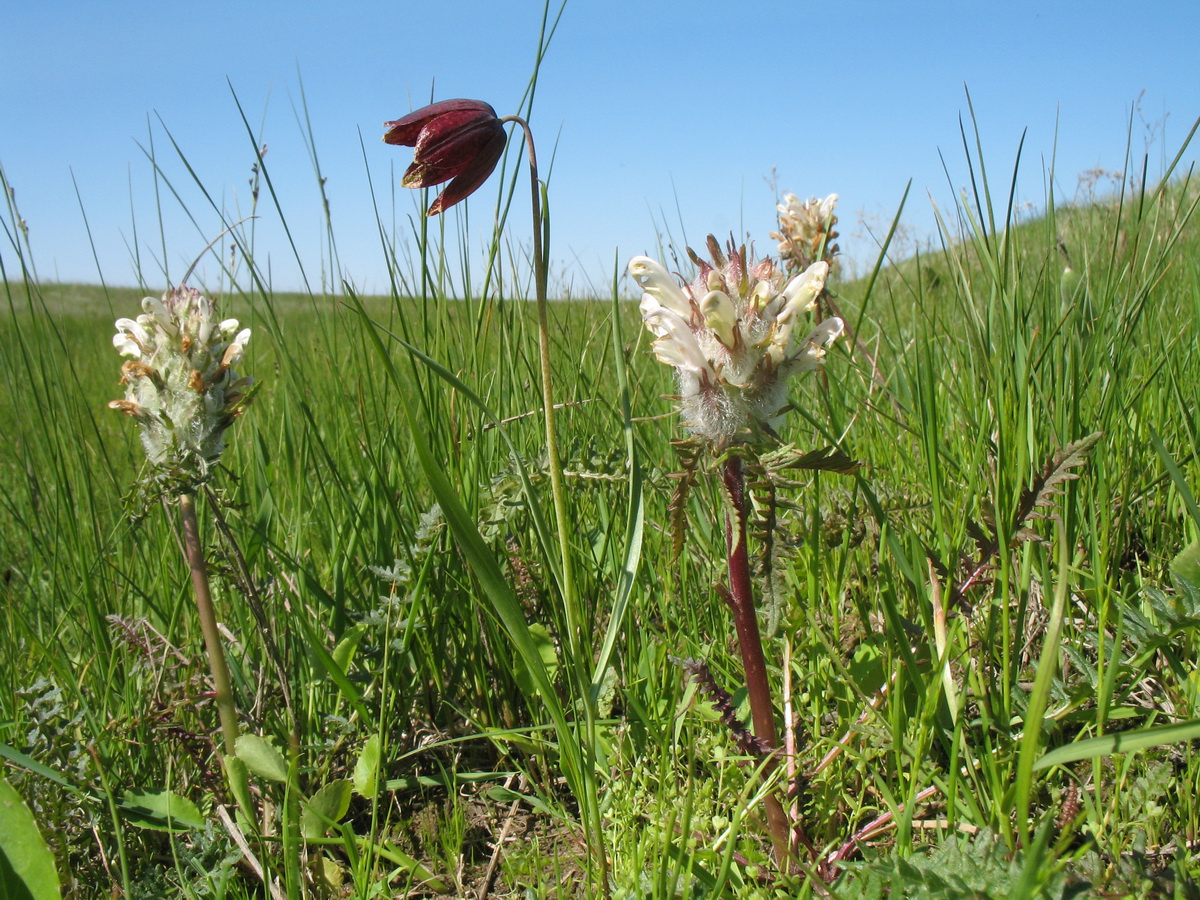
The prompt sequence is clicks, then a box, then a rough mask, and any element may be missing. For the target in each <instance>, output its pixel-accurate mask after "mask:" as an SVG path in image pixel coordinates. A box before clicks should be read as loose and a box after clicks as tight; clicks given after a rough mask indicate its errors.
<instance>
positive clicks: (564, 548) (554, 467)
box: [500, 116, 581, 658]
mask: <svg viewBox="0 0 1200 900" xmlns="http://www.w3.org/2000/svg"><path fill="white" fill-rule="evenodd" d="M500 121H501V122H515V123H516V124H518V125H520V126H521V128H522V129H523V130H524V132H525V146H526V147H527V148H528V151H529V183H530V188H531V190H532V197H531V205H532V208H533V267H534V281H535V284H536V289H537V306H538V350H539V356H540V362H541V368H542V405H543V409H544V412H545V419H546V456H547V458H548V462H547V465H548V466H549V469H550V492H551V494H552V496H553V498H554V517H555V520H556V522H555V524H556V525H557V528H558V547H559V555H560V556H561V558H562V561H561V566H562V592H563V611H564V613H565V616H566V624H567V644H568V646H569V647H570V648H571V650H572V656H573V657H575V658H577V657H578V652H577V651H578V644H579V640H580V637H581V634H580V630H579V625H580V623H579V615H578V610H576V608H575V607H576V597H575V576H574V571H573V568H572V565H571V541H570V531H569V529H568V520H567V501H566V491H565V490H564V488H563V478H562V473H563V467H562V460H561V458H560V456H559V452H558V431H557V429H556V428H555V426H554V390H553V384H552V377H551V371H550V313H549V304H548V303H547V300H546V284H547V281H548V271H547V269H546V260H545V255H544V251H543V248H542V225H543V223H542V198H541V185H540V182H539V181H538V168H537V153H536V151H535V150H534V147H533V131H532V130H530V128H529V123H528V122H526V121H525V120H524V119H523V118H521V117H520V116H505V117H504V118H503V119H501V120H500Z"/></svg>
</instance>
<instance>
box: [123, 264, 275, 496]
mask: <svg viewBox="0 0 1200 900" xmlns="http://www.w3.org/2000/svg"><path fill="white" fill-rule="evenodd" d="M142 310H143V312H142V314H141V315H140V316H138V317H137V318H136V319H118V320H117V321H116V328H117V333H116V334H115V335H113V339H112V342H113V347H115V348H116V350H117V352H118V353H120V354H121V355H122V356H125V357H129V358H128V359H127V360H126V361H125V363H124V364H123V365H122V366H121V384H122V385H124V387H125V399H123V400H113V401H112V402H111V403H109V406H110V407H112V408H113V409H118V410H120V411H122V412H124V413H127V414H128V415H130V416H133V417H134V418H135V419H136V420H137V422H138V424H139V425H140V426H141V437H142V445H143V446H144V447H145V450H146V458H147V459H148V460H149V461H150V464H151V466H152V467H153V468H154V469H155V470H156V473H155V474H156V476H159V477H162V478H166V479H169V480H170V481H171V482H172V483H173V484H174V485H175V486H176V487H177V489H178V490H181V491H188V490H192V489H194V488H195V487H196V486H197V485H199V484H201V483H203V482H204V481H205V480H207V479H208V477H209V475H210V473H211V469H212V467H213V466H215V465H216V464H217V462H218V461H219V460H220V458H221V452H222V451H223V450H224V447H225V440H224V435H225V430H226V429H227V428H228V427H229V425H230V424H231V423H232V422H233V420H234V419H235V418H237V416H239V415H241V413H242V412H243V411H244V410H245V409H246V406H247V405H248V404H249V401H250V394H251V392H252V384H253V382H252V380H251V379H250V378H241V377H239V376H238V375H237V373H236V372H234V370H233V368H232V367H233V366H235V365H237V364H238V363H239V362H240V361H241V359H242V353H243V351H244V349H245V346H246V343H247V342H248V341H249V340H250V329H248V328H242V329H240V330H239V328H238V321H237V319H225V320H224V321H221V322H214V321H213V320H214V319H215V318H216V315H215V314H216V310H215V309H214V307H213V304H212V302H211V301H209V300H208V299H207V298H206V297H204V296H203V295H202V294H201V293H200V292H199V291H196V290H193V289H191V288H188V287H180V288H177V289H176V290H174V291H171V292H170V293H168V294H164V295H163V298H162V299H161V300H156V299H155V298H153V297H146V298H145V299H144V300H142Z"/></svg>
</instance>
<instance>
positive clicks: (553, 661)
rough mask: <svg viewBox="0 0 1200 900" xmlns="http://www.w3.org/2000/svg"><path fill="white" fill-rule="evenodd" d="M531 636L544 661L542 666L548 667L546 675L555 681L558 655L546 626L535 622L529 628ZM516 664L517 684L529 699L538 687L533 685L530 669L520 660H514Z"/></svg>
mask: <svg viewBox="0 0 1200 900" xmlns="http://www.w3.org/2000/svg"><path fill="white" fill-rule="evenodd" d="M529 636H530V637H531V638H532V639H533V645H534V647H536V648H537V653H538V656H540V657H541V659H542V665H544V666H545V667H546V674H547V675H548V676H549V677H550V680H551V681H553V680H554V674H555V672H557V671H558V654H557V652H556V651H555V649H554V640H553V639H552V638H551V637H550V632H549V631H547V630H546V626H545V625H542V624H539V623H537V622H534V623H533V624H532V625H530V626H529ZM514 662H516V671H515V672H514V675H515V676H516V679H517V684H519V685H520V686H521V692H522V693H524V694H525V696H527V697H530V696H533V694H534V693H535V692H536V691H537V686H536V685H535V684H534V683H533V677H532V675H531V674H530V672H529V669H527V668H526V667H525V666H523V665H521V664H520V661H519V660H514Z"/></svg>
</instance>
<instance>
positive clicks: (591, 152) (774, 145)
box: [0, 0, 1200, 292]
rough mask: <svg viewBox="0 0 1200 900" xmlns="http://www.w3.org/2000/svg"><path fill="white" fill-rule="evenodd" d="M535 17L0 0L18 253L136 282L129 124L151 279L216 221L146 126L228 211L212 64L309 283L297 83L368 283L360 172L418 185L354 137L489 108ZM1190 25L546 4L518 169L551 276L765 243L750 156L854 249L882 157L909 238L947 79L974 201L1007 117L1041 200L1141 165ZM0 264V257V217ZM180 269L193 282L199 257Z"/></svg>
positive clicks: (945, 118) (403, 160)
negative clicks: (477, 102)
mask: <svg viewBox="0 0 1200 900" xmlns="http://www.w3.org/2000/svg"><path fill="white" fill-rule="evenodd" d="M540 17H541V3H540V2H532V0H507V2H498V0H427V2H411V0H399V2H391V3H382V2H363V3H347V4H338V5H336V6H335V5H333V4H319V3H309V2H291V3H286V4H285V3H278V2H260V3H228V2H205V3H183V2H179V3H162V2H156V3H146V2H120V3H107V4H99V3H94V2H79V3H65V2H53V0H48V2H38V3H22V4H16V3H13V4H8V5H7V8H6V9H5V13H4V23H5V28H4V35H3V37H2V38H0V41H2V43H3V53H0V123H2V124H0V165H3V168H4V172H5V176H6V178H7V179H8V182H9V184H10V185H12V186H13V188H14V189H15V192H16V193H15V197H16V202H17V205H18V207H19V209H20V212H21V214H22V216H23V217H24V218H25V220H26V221H27V223H28V226H29V238H30V241H31V243H32V247H33V258H34V261H35V263H36V265H37V269H38V274H39V276H40V277H41V278H42V279H43V280H64V281H89V282H96V281H99V280H100V278H101V277H103V279H104V280H105V281H106V282H108V283H109V284H112V285H133V284H135V283H136V276H135V268H134V262H133V260H134V258H135V255H136V256H137V257H139V258H140V259H141V265H142V269H143V271H144V272H145V273H146V275H147V280H148V281H149V282H150V287H155V288H162V287H165V286H166V285H165V279H166V277H167V276H166V275H164V274H163V273H162V271H161V258H162V257H163V250H162V248H163V243H164V241H163V236H162V235H160V234H159V229H158V222H159V213H158V211H157V207H156V196H155V195H156V183H155V179H154V177H153V172H152V169H151V166H150V163H149V161H148V160H147V157H146V154H145V152H144V151H143V149H142V148H146V149H148V148H149V145H150V142H151V141H153V147H154V152H155V155H156V157H157V158H158V160H159V162H160V165H161V167H162V169H163V171H164V174H165V177H166V179H168V180H169V181H170V184H171V185H172V186H173V187H174V189H175V190H177V191H178V192H179V193H180V195H181V196H182V198H183V202H184V204H185V205H186V207H187V208H188V210H190V212H191V214H192V216H194V217H195V220H196V221H195V222H194V223H193V222H192V221H190V220H189V218H188V216H187V215H185V214H184V213H183V212H182V210H181V207H180V203H179V201H177V200H176V199H175V198H174V197H173V196H172V193H171V190H170V189H169V188H168V187H167V185H166V184H165V183H164V182H161V181H160V182H159V183H158V184H157V190H158V201H157V202H158V203H159V204H161V209H162V221H163V223H164V226H165V232H166V234H165V243H166V262H167V266H168V269H169V275H170V276H171V277H172V278H178V277H179V276H180V275H181V274H182V273H183V270H184V269H185V268H186V266H187V264H188V263H189V262H190V261H191V259H192V258H194V257H195V256H196V255H198V254H199V253H200V252H201V250H202V249H203V247H204V245H205V244H206V243H207V241H208V240H209V239H210V238H212V237H214V236H215V235H216V234H217V233H218V232H219V231H220V228H221V226H220V224H219V218H218V216H217V214H216V213H215V212H213V211H212V210H211V209H210V208H209V207H208V206H207V201H206V200H205V199H204V197H203V195H202V194H201V193H200V191H199V190H198V189H197V188H196V187H195V185H194V184H193V183H192V181H191V178H190V176H189V174H188V172H187V170H186V168H185V167H184V165H183V163H182V162H181V161H180V159H179V156H178V155H177V154H176V152H175V150H174V149H173V148H172V145H171V139H172V138H173V139H174V141H175V142H176V143H177V144H178V146H179V148H180V150H181V151H182V153H183V154H184V155H185V156H186V158H187V161H188V163H189V164H190V165H191V167H192V168H193V169H194V170H195V172H196V174H197V175H198V177H199V178H200V180H201V181H202V182H203V184H204V186H205V188H206V189H207V190H208V192H209V193H210V195H212V196H213V198H214V199H215V201H216V202H217V203H218V204H219V205H222V206H224V207H225V208H226V209H227V210H229V211H230V214H231V215H233V214H234V213H233V211H234V210H238V209H240V210H242V211H243V212H245V211H247V210H248V209H249V202H250V197H249V186H248V184H247V180H248V178H249V177H250V168H251V165H252V164H253V163H254V152H253V146H252V143H251V140H250V138H249V137H248V136H247V134H246V131H245V128H244V126H243V124H242V121H241V118H240V116H239V113H238V109H237V106H236V104H235V102H234V99H233V93H232V92H231V90H230V86H232V88H233V91H235V92H236V94H237V98H238V100H240V102H241V104H242V107H243V109H244V110H245V111H246V114H247V116H248V118H249V120H250V122H251V125H252V127H253V128H254V130H255V131H256V132H258V131H260V130H261V134H262V140H263V141H264V142H265V143H266V144H267V147H268V153H267V155H266V158H265V162H266V165H267V168H268V171H269V173H270V175H271V178H272V179H273V181H274V184H275V188H276V192H277V194H278V196H279V200H280V203H281V205H282V206H283V210H284V214H285V217H286V220H287V224H288V226H289V227H290V228H291V229H292V231H293V238H294V240H295V241H296V243H297V245H298V247H299V250H300V254H301V256H302V258H303V259H304V264H305V269H306V273H307V276H308V278H309V281H310V283H312V284H314V285H318V284H319V283H320V280H321V277H322V266H323V263H322V254H323V250H322V241H321V234H322V218H323V216H322V211H321V200H320V194H319V191H318V186H317V179H316V175H315V174H314V168H313V164H312V160H311V157H310V152H309V148H308V147H307V145H306V142H305V131H304V129H303V128H302V127H301V124H300V121H299V120H300V117H301V116H302V115H303V113H302V112H301V86H302V87H303V94H304V99H305V101H306V103H307V113H308V117H309V120H310V122H311V126H312V133H313V135H314V136H315V142H316V147H315V149H316V154H317V157H318V159H319V163H320V168H321V173H322V175H323V176H324V177H325V178H326V179H327V181H326V185H325V187H326V191H327V192H328V196H329V201H330V212H331V216H332V221H333V230H334V234H335V237H336V240H337V247H338V253H339V257H340V261H341V264H342V268H343V274H344V275H345V276H347V277H348V278H349V279H350V280H351V281H352V282H353V283H354V284H356V285H357V286H358V287H359V288H360V289H363V290H366V291H381V290H386V287H387V282H386V269H385V264H384V258H383V253H382V251H381V249H380V242H379V237H378V231H377V227H376V216H375V212H374V210H373V208H372V205H371V195H370V187H369V183H368V174H369V175H370V178H371V179H372V180H373V181H374V185H375V188H376V191H377V193H378V194H379V195H380V196H379V202H380V203H381V205H382V206H383V210H382V214H383V216H384V218H385V221H386V223H387V227H388V228H391V227H392V224H391V223H392V222H393V216H394V217H395V219H394V220H395V221H397V222H398V223H400V226H399V227H400V229H401V230H402V231H403V229H404V227H405V219H406V217H408V216H411V215H414V214H415V213H416V212H417V209H418V207H417V206H416V201H417V199H418V198H416V197H414V196H410V192H407V191H402V190H400V189H399V188H397V189H396V190H395V192H394V193H395V195H396V197H395V208H394V211H393V207H392V202H393V201H392V194H393V191H392V188H391V187H390V181H391V179H392V178H393V177H394V178H395V179H396V181H397V182H398V179H399V174H400V173H401V172H403V169H404V167H405V166H407V164H408V162H409V160H410V158H411V151H409V150H407V149H406V148H393V147H388V146H386V145H384V144H383V143H382V142H381V141H380V137H381V135H382V133H383V130H382V128H381V127H380V125H381V123H382V122H384V121H385V120H388V119H392V118H397V117H399V116H401V115H403V114H404V113H406V112H407V111H409V110H410V109H411V108H413V107H415V106H419V105H422V104H423V103H424V102H426V101H427V100H428V99H429V97H430V94H431V91H432V94H433V96H434V98H435V99H445V98H450V97H474V98H479V99H484V100H487V101H488V102H490V103H492V104H493V105H494V106H495V107H496V109H497V111H498V112H499V113H500V114H502V115H503V114H505V113H509V112H515V111H516V107H517V104H518V102H519V101H520V98H521V95H522V93H523V91H524V88H525V85H526V82H527V80H528V78H529V74H530V72H531V70H532V66H533V56H534V51H535V47H536V41H537V30H538V25H539V21H540ZM1198 35H1200V4H1198V3H1197V2H1196V0H1178V2H1158V3H1153V4H1144V5H1139V4H1129V3H1127V2H1125V3H1115V2H1114V3H1109V2H1086V3H1085V2H1055V3H1032V2H1024V0H1011V2H1005V3H981V2H945V3H943V2H908V3H901V2H864V0H846V2H841V3H828V2H826V3H811V2H802V0H792V2H759V3H755V2H746V3H740V4H737V3H735V4H730V3H715V2H691V3H688V2H682V0H663V2H655V0H643V2H634V0H570V2H568V4H567V6H566V9H565V11H564V13H563V15H562V18H561V21H560V24H559V26H558V30H557V32H556V34H555V36H554V39H553V41H552V43H551V45H550V48H549V53H548V55H547V58H546V60H545V62H544V64H543V68H542V73H541V79H540V81H539V86H538V93H537V98H536V102H535V106H534V110H533V117H532V121H533V126H534V131H535V135H536V138H537V141H538V145H539V153H540V155H541V157H542V160H543V166H545V165H546V164H547V163H548V161H549V160H550V158H551V155H552V154H553V155H554V165H553V171H552V175H551V180H550V199H551V205H552V211H553V223H554V246H553V247H552V253H551V255H552V258H553V259H554V260H555V270H556V272H557V273H558V274H559V276H560V278H562V279H568V280H571V281H572V282H573V284H574V289H575V291H576V292H579V291H582V290H586V289H587V285H588V284H589V283H592V284H596V285H601V286H603V285H607V284H608V283H610V281H611V274H612V267H613V262H614V258H615V256H616V255H618V254H619V259H620V261H621V263H622V264H623V263H624V261H625V260H627V259H628V258H629V257H630V256H631V255H633V254H635V253H642V252H651V253H653V252H654V251H655V246H656V241H657V235H658V234H659V233H660V232H661V231H662V230H663V229H664V227H665V228H666V229H669V231H670V233H671V235H672V237H673V238H674V239H675V240H677V241H681V240H684V239H686V240H687V241H688V242H689V243H691V244H693V245H694V246H700V245H702V244H703V240H704V236H705V235H706V234H707V233H709V232H712V233H715V234H717V235H719V236H722V237H724V236H727V235H729V234H730V233H733V234H736V235H738V236H745V235H746V234H747V233H748V234H749V236H750V237H751V238H753V239H754V241H755V242H756V245H757V247H758V249H759V250H760V252H766V251H769V250H771V249H773V242H771V241H770V240H769V238H768V233H769V232H770V231H771V230H772V229H773V227H774V224H775V223H774V190H773V188H772V186H771V184H770V183H769V179H770V177H771V175H772V173H773V172H774V176H775V181H776V186H777V188H778V190H779V191H780V192H784V191H791V192H794V193H796V194H799V195H801V196H810V195H821V196H823V195H825V194H827V193H829V192H833V191H836V192H837V193H839V194H840V196H841V204H840V207H839V213H840V216H841V231H842V235H843V239H842V246H843V249H844V250H845V251H846V252H847V253H848V254H849V255H850V256H851V257H853V258H854V259H856V260H866V259H868V258H871V256H872V245H871V241H870V238H869V237H867V236H866V235H865V233H864V230H863V228H862V227H861V226H860V225H859V222H858V220H859V218H860V216H861V217H865V219H866V220H867V221H868V222H869V223H874V224H875V225H876V226H877V227H879V228H881V229H885V228H886V224H887V221H888V220H890V218H891V215H892V214H893V213H894V211H895V208H896V205H897V203H898V202H899V200H900V197H901V195H902V194H903V191H904V187H905V184H906V183H907V182H908V181H909V179H912V184H913V189H912V193H911V194H910V197H909V201H908V206H907V208H906V210H905V222H906V223H907V224H908V225H909V226H910V227H911V228H912V229H913V231H914V235H915V237H916V238H917V239H918V240H919V239H920V238H921V237H922V236H927V235H929V234H930V233H931V232H932V229H933V223H934V219H933V214H932V212H931V202H936V203H937V204H938V205H939V206H940V207H941V208H943V209H945V208H947V207H949V206H952V204H953V200H954V195H955V193H956V192H957V191H958V190H960V189H962V188H963V187H965V186H966V185H967V183H968V174H967V167H966V163H965V159H964V154H963V149H962V143H961V139H960V136H959V130H958V129H959V117H960V115H962V116H965V115H966V113H967V102H966V94H965V91H964V86H965V87H966V88H967V89H969V90H970V94H971V99H972V102H973V104H974V109H975V113H976V116H977V118H978V121H979V124H980V128H981V132H982V137H983V149H984V155H985V162H986V163H987V165H988V167H989V176H990V177H991V178H992V179H993V181H994V185H995V188H994V192H995V194H996V195H997V196H1003V195H1004V194H1006V192H1007V185H1008V181H1009V178H1010V177H1011V173H1012V168H1013V164H1014V160H1015V154H1016V150H1017V146H1018V143H1019V141H1020V137H1021V133H1022V131H1023V130H1026V129H1027V135H1026V139H1025V149H1024V154H1023V158H1022V162H1021V170H1020V176H1019V181H1018V199H1019V201H1020V202H1023V203H1030V204H1032V205H1033V206H1034V207H1040V206H1041V205H1042V204H1043V202H1044V199H1045V192H1046V185H1047V171H1048V168H1049V166H1050V162H1051V156H1052V154H1054V155H1055V159H1056V163H1055V165H1056V169H1055V174H1054V183H1055V191H1056V193H1057V195H1058V196H1059V197H1060V198H1065V199H1067V200H1070V199H1071V198H1072V197H1074V196H1075V195H1076V192H1077V188H1078V185H1079V175H1080V173H1081V172H1084V171H1085V170H1089V169H1093V168H1096V167H1100V168H1102V169H1105V170H1120V169H1122V168H1123V166H1124V164H1125V152H1126V145H1127V139H1130V140H1129V141H1128V142H1129V143H1130V145H1131V147H1132V150H1133V152H1134V154H1135V155H1136V157H1137V159H1138V164H1137V165H1138V167H1139V168H1140V159H1141V156H1142V155H1143V154H1144V153H1146V152H1147V148H1148V152H1149V157H1150V172H1151V175H1152V176H1153V175H1154V174H1156V173H1157V172H1159V171H1161V168H1162V164H1163V160H1164V157H1165V158H1166V159H1169V158H1170V157H1171V156H1173V155H1174V153H1175V151H1176V150H1177V149H1178V147H1179V144H1180V142H1181V141H1182V140H1183V138H1184V137H1185V136H1186V134H1187V132H1188V131H1189V130H1190V128H1191V125H1192V123H1193V122H1194V121H1195V119H1196V118H1197V117H1198V116H1200V53H1198V52H1197V51H1196V49H1195V42H1196V40H1197V36H1198ZM1139 98H1140V104H1139V106H1138V110H1137V111H1135V104H1138V101H1139ZM1131 115H1132V116H1133V128H1132V133H1130V130H1129V127H1128V126H1129V121H1130V116H1131ZM968 124H969V123H968ZM168 132H169V135H170V137H168ZM360 139H361V143H360ZM139 144H140V145H141V147H139ZM556 144H557V146H556ZM1198 147H1200V144H1198V145H1196V146H1193V147H1191V148H1189V149H1188V152H1187V153H1186V154H1185V162H1186V161H1191V160H1194V159H1196V158H1197V156H1198V155H1200V150H1198V149H1197V148H1198ZM943 159H944V161H945V165H946V169H945V170H944V169H943ZM947 170H948V171H947ZM495 188H496V182H495V181H494V180H493V181H492V182H489V184H488V186H487V187H485V188H484V189H483V191H481V192H480V193H479V194H477V195H476V196H474V197H472V198H471V199H470V200H469V201H467V202H468V204H469V205H470V211H471V220H470V222H471V224H470V228H471V230H472V231H475V230H478V229H479V228H482V227H483V226H484V225H485V224H486V223H487V222H488V221H489V220H490V216H491V210H492V204H493V203H494V199H495ZM77 192H78V196H77ZM521 196H522V197H523V196H524V194H523V193H522V195H521ZM259 212H260V213H261V214H262V218H261V219H260V220H259V222H258V224H257V228H258V233H257V238H256V240H257V249H256V252H257V255H258V257H259V261H260V264H261V265H263V266H264V267H266V265H267V264H268V261H269V266H270V271H271V276H272V279H273V281H274V283H275V285H276V286H277V287H280V288H294V287H296V286H298V285H299V284H300V283H301V277H300V274H299V271H298V269H297V266H296V263H295V261H294V258H293V256H292V253H291V251H290V249H289V247H288V243H287V239H286V236H285V235H284V233H283V229H282V227H281V226H280V224H279V217H278V215H277V214H276V213H274V212H273V210H272V209H271V208H270V207H269V206H266V205H263V204H260V207H259ZM85 215H86V227H85ZM454 215H455V214H454V213H453V212H452V213H451V221H449V222H448V223H447V224H448V226H451V227H457V226H456V225H455V222H454ZM527 219H528V213H527V212H526V211H525V210H524V209H523V208H522V209H514V213H513V215H512V218H511V220H510V221H511V223H512V228H511V235H512V237H513V238H514V239H515V240H517V241H525V240H527V238H528V233H529V226H528V224H527ZM88 228H90V232H91V242H92V243H94V245H95V254H93V248H92V246H91V244H90V243H89V238H88ZM0 259H2V260H3V262H4V265H5V267H6V269H7V271H8V272H9V274H10V275H11V274H13V272H14V270H15V266H16V256H15V253H14V251H13V248H12V246H11V244H10V242H9V240H8V239H7V237H0ZM97 259H98V263H97ZM201 277H202V278H207V279H210V280H211V279H215V278H216V267H215V266H214V265H213V264H212V262H211V260H210V261H209V263H207V264H206V266H205V268H204V269H202V271H201Z"/></svg>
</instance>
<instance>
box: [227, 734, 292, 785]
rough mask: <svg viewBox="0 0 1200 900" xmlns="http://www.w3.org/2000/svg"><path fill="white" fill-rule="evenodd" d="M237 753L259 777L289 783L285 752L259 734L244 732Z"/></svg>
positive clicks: (238, 740) (238, 742)
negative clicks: (284, 758)
mask: <svg viewBox="0 0 1200 900" xmlns="http://www.w3.org/2000/svg"><path fill="white" fill-rule="evenodd" d="M237 755H238V759H240V760H241V761H242V762H244V763H245V764H246V768H247V769H249V770H250V771H251V772H253V773H254V774H255V775H257V776H258V777H259V778H265V779H267V780H268V781H275V782H278V783H279V784H286V783H287V763H286V762H284V760H283V754H281V753H280V752H279V751H278V750H276V749H275V748H274V747H272V746H271V745H270V744H269V743H267V741H266V740H265V739H263V738H261V737H259V736H258V735H257V734H243V735H242V736H241V737H239V738H238V739H237Z"/></svg>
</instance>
